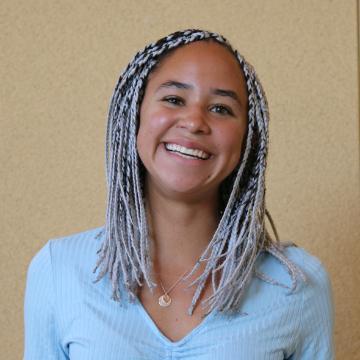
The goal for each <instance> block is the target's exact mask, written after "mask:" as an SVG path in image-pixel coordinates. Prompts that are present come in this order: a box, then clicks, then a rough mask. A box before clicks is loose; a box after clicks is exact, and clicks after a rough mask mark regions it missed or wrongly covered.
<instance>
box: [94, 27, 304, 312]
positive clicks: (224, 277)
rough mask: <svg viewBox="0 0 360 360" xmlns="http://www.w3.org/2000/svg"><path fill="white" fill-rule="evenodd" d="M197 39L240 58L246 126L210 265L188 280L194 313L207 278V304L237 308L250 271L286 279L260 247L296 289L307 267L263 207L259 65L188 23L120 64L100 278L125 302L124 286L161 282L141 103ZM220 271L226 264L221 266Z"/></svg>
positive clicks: (110, 129) (132, 291)
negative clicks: (269, 269)
mask: <svg viewBox="0 0 360 360" xmlns="http://www.w3.org/2000/svg"><path fill="white" fill-rule="evenodd" d="M195 41H215V42H216V43H218V44H221V45H222V46H224V47H226V48H227V49H228V50H229V51H231V53H232V54H233V55H234V57H235V58H236V59H237V61H238V63H239V65H240V67H241V69H242V71H243V73H244V76H245V80H246V86H247V90H248V126H247V135H246V140H245V143H244V146H243V152H242V156H241V161H240V162H239V164H238V166H237V167H236V168H235V169H234V171H233V172H232V174H231V175H229V176H228V177H227V178H226V179H225V180H224V181H223V183H222V185H221V192H222V194H223V195H222V196H223V203H224V206H223V209H222V215H221V219H220V221H219V224H218V227H217V229H216V231H215V233H214V235H213V237H212V239H210V241H209V243H208V246H207V248H206V249H205V250H204V252H203V254H202V255H201V257H200V259H199V261H198V262H197V264H196V265H195V266H194V268H193V269H192V271H191V272H190V273H189V275H188V276H187V278H188V277H190V276H191V275H192V274H193V273H194V272H195V271H196V270H197V269H198V267H199V265H200V263H201V262H206V265H205V269H204V271H203V272H202V274H201V275H200V276H198V277H197V278H196V279H195V280H193V281H192V282H191V284H190V285H189V286H195V285H196V289H195V293H194V296H193V299H192V302H191V305H190V307H189V309H188V313H189V314H190V315H191V314H192V312H193V310H194V308H195V306H196V305H197V303H198V301H199V298H200V295H201V294H202V291H203V290H204V286H205V283H206V281H207V280H208V279H209V278H210V280H211V284H212V289H213V294H212V295H211V296H210V297H209V298H207V299H206V300H204V301H203V302H202V303H203V305H205V304H208V306H209V310H208V312H211V311H212V310H217V311H222V312H224V313H232V312H237V311H239V310H240V305H241V300H242V295H243V293H244V291H245V288H246V285H247V284H248V282H249V280H250V278H251V276H252V274H254V273H255V275H256V276H258V277H259V278H260V279H262V280H264V281H267V282H270V283H272V284H274V285H279V286H284V287H287V286H286V285H283V284H281V283H279V282H277V281H276V280H275V279H271V278H270V277H268V276H266V275H265V274H263V273H261V272H259V271H257V270H256V269H255V266H254V264H255V261H256V259H257V257H258V256H259V254H260V253H262V252H267V253H270V254H271V255H273V256H274V257H275V258H276V259H278V260H279V261H280V262H281V263H282V264H284V265H285V266H286V268H287V270H288V272H289V274H290V276H291V279H292V286H291V287H288V288H289V289H290V290H291V291H293V290H294V289H295V288H296V285H297V279H298V276H300V277H301V278H303V279H304V280H305V278H304V274H303V273H302V271H301V270H300V269H299V268H298V267H297V266H296V265H295V264H293V263H292V262H291V261H290V260H289V259H288V258H287V257H286V256H285V254H284V251H283V250H284V247H285V246H286V245H284V244H281V243H280V241H279V238H278V236H277V232H276V229H275V227H274V225H273V221H272V219H271V216H270V214H269V213H268V211H267V210H266V208H265V169H266V158H267V151H268V125H269V111H268V104H267V100H266V96H265V93H264V90H263V88H262V86H261V83H260V81H259V79H258V77H257V75H256V73H255V71H254V68H253V67H252V66H251V65H250V64H249V63H248V62H247V61H246V60H245V59H244V57H243V56H242V55H240V54H239V53H238V51H237V50H234V49H233V48H232V46H231V45H230V43H229V42H228V41H227V40H226V39H225V38H224V37H223V36H222V35H220V34H217V33H213V32H208V31H204V30H197V29H189V30H184V31H177V32H174V33H172V34H170V35H168V36H166V37H163V38H162V39H160V40H158V41H156V42H154V43H151V44H149V45H147V46H146V47H145V48H144V49H143V50H142V51H139V52H138V53H137V54H136V55H135V57H134V58H133V60H132V61H131V62H130V63H129V64H128V66H127V67H126V69H125V70H124V71H123V73H122V75H121V76H120V79H119V81H118V83H117V85H116V87H115V90H114V93H113V96H112V100H111V103H110V108H109V115H108V124H107V133H106V145H105V148H106V150H105V156H106V176H107V185H108V199H107V210H106V223H105V226H104V228H103V230H102V234H103V235H104V240H103V242H102V245H101V247H100V249H99V250H98V252H97V253H98V259H97V262H96V266H95V268H94V270H93V271H94V273H95V272H96V271H99V273H98V274H97V277H96V280H95V282H97V281H99V280H100V279H101V278H102V277H104V275H105V274H106V273H108V275H109V278H110V280H111V283H112V299H114V300H115V301H119V302H120V288H121V286H122V285H123V286H124V287H125V289H126V290H127V294H128V296H129V298H130V300H134V299H135V297H136V293H137V290H138V289H139V287H141V286H143V285H144V282H145V283H146V285H147V286H149V288H150V289H151V290H153V288H154V287H156V286H157V285H156V284H155V283H154V282H153V280H152V278H151V276H150V274H151V269H152V259H151V258H150V252H149V249H150V241H151V240H150V237H149V227H148V223H147V218H146V212H145V205H144V191H143V190H144V189H143V186H144V184H143V183H144V176H143V174H142V166H143V165H142V163H141V160H140V159H139V156H138V153H137V148H136V135H137V130H138V126H139V110H140V106H141V102H142V99H143V95H144V91H145V87H146V82H147V78H148V76H149V74H150V73H151V72H152V71H154V69H155V68H156V67H157V66H158V65H159V64H160V63H161V60H162V59H163V58H164V57H165V56H167V55H168V54H170V53H171V52H172V51H174V50H176V49H177V48H179V47H181V46H185V45H186V44H190V43H192V42H195ZM265 215H267V216H268V218H269V221H270V224H271V226H272V228H273V231H274V235H275V238H276V239H275V240H273V239H272V238H271V236H270V234H269V232H268V231H267V229H266V227H265ZM220 270H221V271H220Z"/></svg>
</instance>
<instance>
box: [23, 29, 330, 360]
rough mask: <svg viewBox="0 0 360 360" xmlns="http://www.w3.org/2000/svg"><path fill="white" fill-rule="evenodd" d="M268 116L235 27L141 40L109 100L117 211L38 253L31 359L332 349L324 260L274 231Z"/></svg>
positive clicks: (270, 354) (325, 353) (30, 299)
mask: <svg viewBox="0 0 360 360" xmlns="http://www.w3.org/2000/svg"><path fill="white" fill-rule="evenodd" d="M268 120H269V117H268V108H267V102H266V98H265V95H264V92H263V90H262V87H261V84H260V82H259V80H258V78H257V76H256V74H255V72H254V69H253V68H252V67H251V66H250V65H249V64H248V63H247V62H246V61H245V60H244V58H243V57H242V56H241V55H240V54H239V53H238V52H237V51H235V50H233V49H232V47H231V45H230V44H229V43H228V42H227V41H226V40H225V39H224V38H223V37H222V36H220V35H218V34H215V33H210V32H206V31H201V30H186V31H181V32H176V33H173V34H170V35H169V36H167V37H165V38H163V39H160V40H159V41H157V42H156V43H153V44H150V45H149V46H147V47H146V48H145V49H144V50H143V51H141V52H138V53H137V54H136V56H135V57H134V59H133V60H132V61H131V62H130V64H129V65H128V67H127V68H126V69H125V71H124V72H123V74H122V76H121V77H120V80H119V82H118V84H117V86H116V88H115V91H114V94H113V98H112V102H111V106H110V111H109V121H108V128H107V141H106V160H107V181H108V206H107V213H106V225H105V226H104V227H103V228H100V229H94V230H90V231H87V232H83V233H80V234H76V235H72V236H69V237H66V238H62V239H57V240H51V241H49V242H48V243H47V244H46V245H45V246H44V247H43V248H42V249H41V250H40V252H39V253H38V254H37V255H36V256H35V257H34V259H33V260H32V262H31V264H30V266H29V270H28V278H27V287H26V297H25V358H26V359H52V358H57V359H58V358H59V359H110V360H111V359H183V358H184V359H317V360H321V359H332V358H333V350H332V302H331V288H330V283H329V279H328V276H327V273H326V271H325V269H324V268H323V266H322V265H321V263H320V262H319V261H318V260H317V259H316V258H315V257H313V256H311V255H310V254H308V253H307V252H305V251H304V250H303V249H300V248H298V247H296V246H290V245H284V244H281V243H279V241H274V240H272V239H271V237H270V235H269V233H268V232H267V230H266V229H265V223H264V220H265V219H264V217H265V213H267V212H266V210H265V198H264V196H265V167H266V155H267V145H268ZM267 215H268V216H269V214H268V213H267ZM269 220H270V222H271V218H270V217H269ZM271 223H272V222H271ZM274 233H275V235H276V231H275V229H274ZM276 237H277V236H276ZM96 250H98V251H96ZM96 252H97V256H96ZM95 263H96V265H95ZM94 265H95V268H94ZM91 270H93V272H94V273H97V275H96V279H95V278H94V275H93V274H92V271H91Z"/></svg>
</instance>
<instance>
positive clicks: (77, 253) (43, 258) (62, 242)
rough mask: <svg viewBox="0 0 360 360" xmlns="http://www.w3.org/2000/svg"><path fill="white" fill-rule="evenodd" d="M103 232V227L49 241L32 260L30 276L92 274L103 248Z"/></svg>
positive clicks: (29, 269)
mask: <svg viewBox="0 0 360 360" xmlns="http://www.w3.org/2000/svg"><path fill="white" fill-rule="evenodd" d="M102 231H103V227H98V228H94V229H90V230H86V231H82V232H79V233H75V234H71V235H67V236H63V237H58V238H54V239H50V240H48V241H47V242H46V244H45V245H44V246H43V247H42V248H41V249H40V250H39V251H38V252H37V253H36V254H35V255H34V257H33V258H32V260H31V262H30V264H29V268H28V276H29V275H30V276H31V277H41V276H42V274H44V273H45V272H48V273H52V276H53V277H56V276H57V275H59V274H61V276H66V275H69V277H71V276H73V273H74V271H76V272H79V271H89V273H91V272H92V268H93V267H94V266H95V262H96V253H97V250H98V249H99V248H100V246H101V239H102ZM48 275H49V274H48ZM44 276H45V274H44ZM54 280H55V279H54Z"/></svg>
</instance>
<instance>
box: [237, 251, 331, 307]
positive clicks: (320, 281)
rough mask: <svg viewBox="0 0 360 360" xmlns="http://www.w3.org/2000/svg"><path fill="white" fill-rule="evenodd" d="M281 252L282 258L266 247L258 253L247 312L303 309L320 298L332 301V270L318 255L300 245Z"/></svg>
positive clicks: (246, 302)
mask: <svg viewBox="0 0 360 360" xmlns="http://www.w3.org/2000/svg"><path fill="white" fill-rule="evenodd" d="M281 255H282V256H281V258H280V259H279V257H277V256H274V254H271V253H269V252H265V251H264V252H262V253H261V254H260V255H259V256H258V258H257V260H256V262H255V266H254V276H253V277H252V280H251V281H250V283H249V286H248V288H247V291H246V293H245V298H244V303H243V305H244V307H243V309H244V311H245V312H247V313H251V312H252V313H256V312H258V311H262V310H266V311H269V310H270V309H275V308H282V309H283V310H286V309H288V310H289V311H294V309H298V310H300V309H301V308H303V307H304V306H306V303H309V304H311V301H312V300H314V299H317V298H318V299H320V298H321V299H323V300H322V301H324V302H331V285H330V280H329V276H328V272H327V270H326V268H325V266H324V265H323V263H322V262H321V261H320V260H319V258H318V257H316V256H314V255H312V254H311V253H309V252H308V251H306V250H305V249H303V248H301V247H297V246H286V247H284V248H283V251H282V252H281ZM312 310H314V307H313V306H312Z"/></svg>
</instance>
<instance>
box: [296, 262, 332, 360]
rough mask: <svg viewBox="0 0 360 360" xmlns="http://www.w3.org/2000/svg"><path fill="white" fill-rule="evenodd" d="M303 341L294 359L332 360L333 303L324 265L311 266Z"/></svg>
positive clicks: (303, 324) (305, 292)
mask: <svg viewBox="0 0 360 360" xmlns="http://www.w3.org/2000/svg"><path fill="white" fill-rule="evenodd" d="M303 291H304V293H303V307H302V314H301V316H302V317H301V325H300V331H299V342H298V345H297V348H296V351H295V353H294V354H293V357H291V359H294V360H295V359H296V360H313V359H316V360H332V359H334V357H335V355H334V346H333V323H334V320H333V317H334V314H333V311H334V309H333V300H332V290H331V283H330V279H329V277H328V274H327V272H326V270H325V269H324V267H323V266H322V264H321V263H320V262H318V263H317V264H316V265H315V264H311V266H310V268H309V272H308V275H307V282H306V284H305V288H304V289H303Z"/></svg>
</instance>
